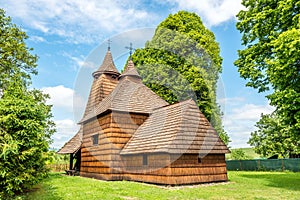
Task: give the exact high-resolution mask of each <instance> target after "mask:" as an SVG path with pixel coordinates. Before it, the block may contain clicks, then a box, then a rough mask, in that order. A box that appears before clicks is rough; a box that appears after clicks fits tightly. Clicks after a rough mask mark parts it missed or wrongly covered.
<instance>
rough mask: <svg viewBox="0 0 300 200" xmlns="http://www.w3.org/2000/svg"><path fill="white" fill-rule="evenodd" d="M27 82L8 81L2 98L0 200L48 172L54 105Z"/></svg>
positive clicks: (0, 118)
mask: <svg viewBox="0 0 300 200" xmlns="http://www.w3.org/2000/svg"><path fill="white" fill-rule="evenodd" d="M46 98H47V96H46V95H44V94H42V93H41V92H40V91H38V90H30V91H28V90H27V88H26V85H25V84H24V81H22V80H21V79H20V78H14V79H13V80H11V81H9V82H8V85H7V88H6V89H5V90H4V94H3V96H2V98H1V99H0V198H1V196H2V197H7V196H11V195H13V194H15V193H16V192H22V191H23V190H24V189H28V188H30V187H31V186H32V185H33V184H36V183H37V182H38V181H39V180H40V179H41V178H42V177H43V176H44V175H46V173H47V168H46V165H45V164H46V160H47V152H48V149H49V143H50V141H51V139H50V137H51V135H52V134H53V132H54V123H53V122H52V121H51V117H52V115H51V106H49V105H47V104H46Z"/></svg>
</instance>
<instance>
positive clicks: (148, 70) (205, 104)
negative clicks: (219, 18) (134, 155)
mask: <svg viewBox="0 0 300 200" xmlns="http://www.w3.org/2000/svg"><path fill="white" fill-rule="evenodd" d="M132 59H133V61H134V63H135V64H136V65H137V69H138V71H139V73H140V74H141V76H142V77H143V82H144V83H145V84H146V85H147V86H148V87H150V88H151V89H152V90H153V91H154V92H155V93H156V94H158V95H159V96H160V97H162V98H163V99H165V100H166V101H168V102H169V103H175V102H178V101H182V100H186V99H188V98H193V99H194V100H195V101H196V103H197V105H198V107H199V108H200V110H201V112H203V114H204V115H205V116H206V117H207V118H208V119H209V120H210V122H211V123H212V124H213V126H214V127H215V128H216V130H217V132H218V133H219V135H220V136H221V138H222V140H223V141H224V142H225V143H226V144H228V142H229V137H228V135H227V134H226V132H225V131H224V130H223V126H222V122H221V113H220V109H219V106H218V105H217V103H216V88H217V81H218V77H219V73H220V72H221V69H222V67H221V64H222V58H221V57H220V49H219V45H218V43H217V42H216V41H215V36H214V34H213V33H212V32H211V31H209V30H208V29H207V28H205V26H204V25H203V23H202V21H201V19H200V17H199V16H198V15H196V14H195V13H190V12H186V11H179V12H178V13H176V14H174V15H169V17H167V18H166V19H165V20H164V21H162V22H161V23H160V24H159V25H158V27H157V28H156V31H155V34H154V36H153V38H152V39H151V40H150V41H148V42H147V43H146V45H145V48H144V49H137V50H136V51H135V53H134V54H133V57H132Z"/></svg>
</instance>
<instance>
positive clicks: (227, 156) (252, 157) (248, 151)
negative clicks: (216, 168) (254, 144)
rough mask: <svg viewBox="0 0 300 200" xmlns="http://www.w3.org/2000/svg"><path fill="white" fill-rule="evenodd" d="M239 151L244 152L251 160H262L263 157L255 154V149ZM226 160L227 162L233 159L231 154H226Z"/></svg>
mask: <svg viewBox="0 0 300 200" xmlns="http://www.w3.org/2000/svg"><path fill="white" fill-rule="evenodd" d="M238 149H241V150H243V151H244V152H245V154H246V155H247V156H248V157H249V158H250V159H257V158H262V156H260V155H259V154H257V153H255V152H254V149H253V148H238ZM233 150H234V149H233ZM226 159H227V160H229V159H231V154H226Z"/></svg>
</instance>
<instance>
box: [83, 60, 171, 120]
mask: <svg viewBox="0 0 300 200" xmlns="http://www.w3.org/2000/svg"><path fill="white" fill-rule="evenodd" d="M131 62H132V61H131ZM129 65H131V66H127V69H130V70H128V71H125V72H124V74H123V76H122V77H123V78H121V79H120V81H119V83H118V85H117V86H116V87H115V89H114V90H113V91H112V92H111V93H110V94H109V95H108V96H107V97H105V98H104V99H103V100H102V101H101V102H100V103H99V104H98V105H96V106H95V107H94V110H93V111H92V112H90V113H89V114H88V115H86V116H84V117H83V119H82V120H81V121H80V122H79V123H83V122H85V121H87V120H89V119H91V118H93V117H96V116H97V115H100V114H101V113H103V112H105V111H107V110H113V111H122V112H133V113H146V114H150V113H152V112H153V110H154V109H156V108H160V107H163V106H166V105H168V103H167V102H166V101H165V100H163V99H162V98H160V97H159V96H157V95H156V94H155V93H154V92H153V91H152V90H151V89H149V88H148V87H147V86H145V85H144V84H143V83H142V81H141V79H140V78H139V75H138V73H137V72H136V73H137V74H136V73H135V72H134V71H136V70H135V68H134V65H133V63H132V64H131V63H130V62H129Z"/></svg>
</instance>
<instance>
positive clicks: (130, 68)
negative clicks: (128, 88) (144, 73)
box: [119, 60, 142, 79]
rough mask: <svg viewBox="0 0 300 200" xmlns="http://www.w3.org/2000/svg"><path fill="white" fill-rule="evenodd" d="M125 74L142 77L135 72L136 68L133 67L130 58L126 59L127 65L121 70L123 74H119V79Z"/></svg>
mask: <svg viewBox="0 0 300 200" xmlns="http://www.w3.org/2000/svg"><path fill="white" fill-rule="evenodd" d="M126 76H132V77H135V78H138V79H142V78H141V76H140V74H139V73H138V72H137V70H136V69H135V67H134V63H133V61H132V60H129V61H128V64H127V67H126V69H125V71H124V72H123V74H121V76H120V77H119V79H121V78H123V77H126Z"/></svg>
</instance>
